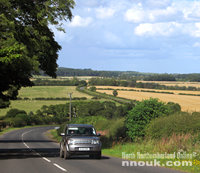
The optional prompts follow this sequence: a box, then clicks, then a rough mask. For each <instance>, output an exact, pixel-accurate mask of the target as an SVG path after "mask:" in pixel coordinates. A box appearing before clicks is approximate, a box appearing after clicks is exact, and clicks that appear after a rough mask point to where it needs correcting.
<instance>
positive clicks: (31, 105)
mask: <svg viewBox="0 0 200 173" xmlns="http://www.w3.org/2000/svg"><path fill="white" fill-rule="evenodd" d="M71 92H72V93H73V94H72V99H73V97H87V98H88V99H90V98H91V97H92V96H89V95H87V94H84V93H80V92H78V91H76V87H75V86H34V87H27V88H22V89H21V90H20V91H19V97H21V98H24V97H27V98H30V99H32V98H36V97H42V98H49V97H53V98H56V97H59V98H60V97H66V98H67V97H69V93H71ZM66 102H67V101H64V100H63V101H60V100H15V101H11V105H10V107H9V108H6V109H0V116H3V115H5V114H6V112H7V111H8V110H9V109H11V108H17V109H22V110H25V111H27V112H30V111H33V112H35V111H37V110H38V109H40V108H41V107H42V106H43V105H55V104H65V103H66Z"/></svg>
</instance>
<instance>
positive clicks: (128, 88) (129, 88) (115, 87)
mask: <svg viewBox="0 0 200 173" xmlns="http://www.w3.org/2000/svg"><path fill="white" fill-rule="evenodd" d="M96 88H97V89H100V88H102V89H106V88H112V89H125V90H131V89H134V90H137V91H141V90H145V91H157V92H173V93H174V94H179V93H184V94H200V91H187V90H159V89H147V88H132V87H118V86H96Z"/></svg>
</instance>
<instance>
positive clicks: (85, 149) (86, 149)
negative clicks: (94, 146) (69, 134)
mask: <svg viewBox="0 0 200 173" xmlns="http://www.w3.org/2000/svg"><path fill="white" fill-rule="evenodd" d="M89 150H90V148H79V151H89Z"/></svg>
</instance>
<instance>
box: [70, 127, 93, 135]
mask: <svg viewBox="0 0 200 173" xmlns="http://www.w3.org/2000/svg"><path fill="white" fill-rule="evenodd" d="M67 134H68V135H96V131H95V129H94V128H93V127H69V128H68V129H67Z"/></svg>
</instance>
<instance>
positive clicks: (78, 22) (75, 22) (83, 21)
mask: <svg viewBox="0 0 200 173" xmlns="http://www.w3.org/2000/svg"><path fill="white" fill-rule="evenodd" d="M91 22H92V18H91V17H86V18H82V17H80V16H78V15H76V16H74V18H73V19H72V22H71V23H69V25H68V26H70V27H86V26H88V25H89V24H90V23H91Z"/></svg>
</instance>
